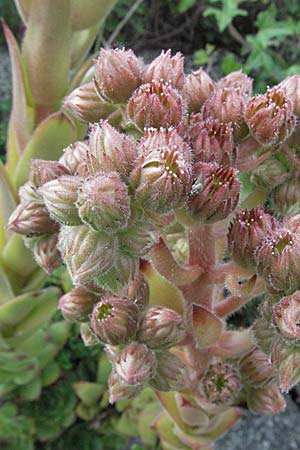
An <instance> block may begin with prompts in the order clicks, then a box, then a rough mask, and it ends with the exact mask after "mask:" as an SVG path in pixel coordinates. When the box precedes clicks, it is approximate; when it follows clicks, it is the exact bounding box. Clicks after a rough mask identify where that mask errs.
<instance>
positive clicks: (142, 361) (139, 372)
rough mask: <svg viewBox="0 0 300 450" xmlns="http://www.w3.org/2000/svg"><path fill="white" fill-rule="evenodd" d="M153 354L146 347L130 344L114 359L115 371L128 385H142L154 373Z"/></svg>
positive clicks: (155, 364) (155, 363) (154, 360)
mask: <svg viewBox="0 0 300 450" xmlns="http://www.w3.org/2000/svg"><path fill="white" fill-rule="evenodd" d="M156 366H157V361H156V358H155V354H154V352H153V351H152V350H149V349H148V348H147V347H146V345H144V344H139V343H137V342H132V343H131V344H129V345H127V347H125V348H124V349H123V350H122V351H121V352H120V353H119V354H118V355H117V357H116V362H115V370H116V373H117V374H118V375H119V377H121V379H122V380H123V381H124V382H125V383H126V384H129V385H133V386H135V385H139V384H144V383H146V382H147V381H149V379H150V378H153V376H154V375H155V373H156Z"/></svg>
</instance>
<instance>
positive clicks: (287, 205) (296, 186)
mask: <svg viewBox="0 0 300 450" xmlns="http://www.w3.org/2000/svg"><path fill="white" fill-rule="evenodd" d="M271 199H272V203H273V205H274V209H275V210H276V211H278V212H279V213H280V214H283V215H293V214H296V213H298V212H299V211H300V181H299V175H298V173H297V174H295V175H294V176H293V177H292V178H290V179H288V180H286V181H285V182H284V183H282V184H280V185H279V186H277V187H276V188H275V189H274V190H273V191H272V192H271Z"/></svg>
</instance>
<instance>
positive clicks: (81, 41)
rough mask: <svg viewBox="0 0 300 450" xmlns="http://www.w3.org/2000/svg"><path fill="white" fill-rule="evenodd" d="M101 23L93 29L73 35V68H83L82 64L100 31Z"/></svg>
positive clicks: (76, 32)
mask: <svg viewBox="0 0 300 450" xmlns="http://www.w3.org/2000/svg"><path fill="white" fill-rule="evenodd" d="M99 27H100V25H99V23H96V24H95V25H94V26H93V27H91V28H87V29H85V30H81V31H75V32H74V33H73V35H72V49H71V67H72V68H73V67H76V66H79V65H80V66H81V64H80V62H81V61H82V60H83V59H84V57H85V56H86V55H87V54H88V52H89V50H90V48H91V46H92V45H93V42H94V40H95V38H96V36H97V33H98V30H99Z"/></svg>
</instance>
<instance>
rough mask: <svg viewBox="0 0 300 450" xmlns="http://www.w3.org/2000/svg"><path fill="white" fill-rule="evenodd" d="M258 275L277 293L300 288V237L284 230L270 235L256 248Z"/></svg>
mask: <svg viewBox="0 0 300 450" xmlns="http://www.w3.org/2000/svg"><path fill="white" fill-rule="evenodd" d="M255 261H256V264H257V272H258V274H259V275H260V276H261V277H262V278H263V279H264V280H265V281H266V282H267V283H269V285H270V287H271V288H273V289H275V291H284V292H287V293H288V292H293V291H295V290H297V289H299V288H300V278H299V268H300V236H299V234H297V233H292V232H290V231H289V230H287V229H285V228H282V229H278V230H277V231H274V232H273V233H271V234H269V236H268V237H266V238H265V239H264V240H263V241H262V242H261V243H260V244H259V246H258V247H257V248H256V251H255Z"/></svg>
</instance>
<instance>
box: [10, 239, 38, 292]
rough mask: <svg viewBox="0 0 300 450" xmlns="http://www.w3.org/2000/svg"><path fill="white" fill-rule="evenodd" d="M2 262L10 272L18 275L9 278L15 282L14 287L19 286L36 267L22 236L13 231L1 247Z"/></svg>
mask: <svg viewBox="0 0 300 450" xmlns="http://www.w3.org/2000/svg"><path fill="white" fill-rule="evenodd" d="M2 262H3V265H4V267H5V268H6V269H9V270H10V271H11V272H12V274H16V275H18V276H19V278H18V279H15V280H11V283H12V284H13V281H14V282H15V284H16V288H17V287H19V288H20V287H21V286H22V284H23V282H24V279H25V278H27V277H28V276H29V275H31V274H32V273H33V272H34V270H35V269H36V267H37V264H36V262H35V261H34V260H33V257H32V252H31V250H29V249H28V248H27V247H25V245H24V241H23V237H22V236H21V235H20V234H15V233H13V234H12V236H11V237H10V238H9V240H8V241H7V243H6V244H5V247H4V248H3V252H2ZM13 288H15V286H13Z"/></svg>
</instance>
